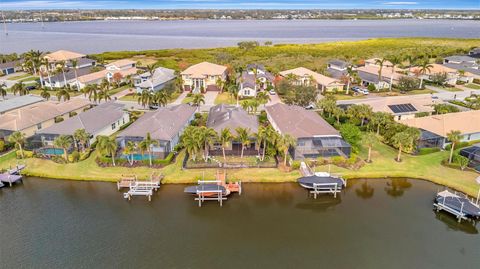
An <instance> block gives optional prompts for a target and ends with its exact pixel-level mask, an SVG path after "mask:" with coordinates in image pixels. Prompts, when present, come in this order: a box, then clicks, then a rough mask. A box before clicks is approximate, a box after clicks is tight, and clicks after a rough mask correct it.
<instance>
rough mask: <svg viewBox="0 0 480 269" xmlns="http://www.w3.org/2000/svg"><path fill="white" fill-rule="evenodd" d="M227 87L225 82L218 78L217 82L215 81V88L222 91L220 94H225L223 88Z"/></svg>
mask: <svg viewBox="0 0 480 269" xmlns="http://www.w3.org/2000/svg"><path fill="white" fill-rule="evenodd" d="M224 85H225V83H224V81H223V80H222V79H221V78H220V77H218V78H217V80H215V86H217V88H218V89H219V90H220V92H223V86H224Z"/></svg>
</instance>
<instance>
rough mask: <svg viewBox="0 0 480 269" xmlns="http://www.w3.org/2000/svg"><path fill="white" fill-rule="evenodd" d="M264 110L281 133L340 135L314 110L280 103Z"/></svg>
mask: <svg viewBox="0 0 480 269" xmlns="http://www.w3.org/2000/svg"><path fill="white" fill-rule="evenodd" d="M265 110H266V111H267V114H268V116H269V118H270V119H271V120H272V121H273V122H272V124H273V125H274V126H276V127H277V128H278V129H279V131H280V132H281V133H282V134H290V135H291V136H293V137H295V138H308V137H321V136H336V137H340V133H339V132H338V131H337V130H336V129H335V128H333V127H332V126H331V125H330V124H328V122H326V121H325V120H324V119H323V118H322V117H320V115H318V114H317V112H315V111H312V110H306V109H304V108H302V107H299V106H289V105H285V104H281V103H278V104H275V105H272V106H267V107H266V108H265Z"/></svg>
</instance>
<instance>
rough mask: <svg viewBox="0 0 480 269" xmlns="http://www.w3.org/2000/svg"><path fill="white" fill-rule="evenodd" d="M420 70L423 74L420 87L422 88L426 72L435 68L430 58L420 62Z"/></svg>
mask: <svg viewBox="0 0 480 269" xmlns="http://www.w3.org/2000/svg"><path fill="white" fill-rule="evenodd" d="M419 68H420V69H419V70H420V74H422V76H421V77H420V89H421V88H422V85H423V77H424V76H425V74H426V73H427V72H430V70H431V69H432V68H433V65H431V64H430V62H429V60H428V59H424V60H423V61H422V62H421V63H420V66H419Z"/></svg>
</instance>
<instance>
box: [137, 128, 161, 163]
mask: <svg viewBox="0 0 480 269" xmlns="http://www.w3.org/2000/svg"><path fill="white" fill-rule="evenodd" d="M138 146H139V147H140V148H142V149H144V150H146V151H147V153H148V160H149V163H150V166H152V147H153V146H158V141H157V140H154V139H152V136H151V135H150V133H147V136H146V137H145V138H144V139H143V140H142V141H141V142H140V143H139V144H138Z"/></svg>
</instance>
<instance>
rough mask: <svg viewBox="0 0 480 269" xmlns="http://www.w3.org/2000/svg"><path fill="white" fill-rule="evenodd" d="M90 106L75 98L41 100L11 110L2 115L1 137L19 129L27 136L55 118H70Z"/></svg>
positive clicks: (45, 126)
mask: <svg viewBox="0 0 480 269" xmlns="http://www.w3.org/2000/svg"><path fill="white" fill-rule="evenodd" d="M89 107H90V102H88V101H86V100H83V99H79V98H75V99H71V100H69V101H66V102H54V101H47V102H40V103H37V104H33V105H30V106H26V107H22V108H20V109H16V110H12V111H9V112H7V113H5V114H2V115H1V116H0V138H5V137H7V136H8V135H10V134H11V133H13V132H16V131H19V132H22V133H24V134H25V136H26V137H30V136H33V135H34V134H35V132H36V131H38V130H41V129H43V128H47V127H50V126H52V125H53V124H55V118H58V117H62V118H64V119H66V118H70V116H73V115H74V114H78V113H81V112H83V110H84V109H85V108H89Z"/></svg>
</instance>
